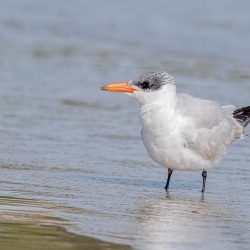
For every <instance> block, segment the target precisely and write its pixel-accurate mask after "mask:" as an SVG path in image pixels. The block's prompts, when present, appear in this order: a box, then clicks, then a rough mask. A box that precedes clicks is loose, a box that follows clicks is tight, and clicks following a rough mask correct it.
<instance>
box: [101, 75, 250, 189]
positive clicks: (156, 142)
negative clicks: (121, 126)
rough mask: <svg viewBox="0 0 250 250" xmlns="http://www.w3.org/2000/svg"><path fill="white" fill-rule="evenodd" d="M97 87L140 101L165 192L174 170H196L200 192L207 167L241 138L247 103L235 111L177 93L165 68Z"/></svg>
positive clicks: (145, 135) (248, 117)
mask: <svg viewBox="0 0 250 250" xmlns="http://www.w3.org/2000/svg"><path fill="white" fill-rule="evenodd" d="M100 90H105V91H109V92H124V93H126V94H129V95H131V96H133V97H135V98H136V99H137V100H138V101H139V103H140V110H139V118H140V121H141V125H142V130H141V136H142V141H143V143H144V146H145V148H146V150H147V152H148V154H149V155H150V157H151V158H152V159H153V160H154V161H156V162H157V163H159V164H160V165H162V166H163V167H165V168H168V178H167V183H166V186H165V189H166V190H168V188H169V183H170V178H171V175H172V172H173V170H199V169H201V170H203V171H202V177H203V185H202V194H204V192H205V184H206V178H207V169H209V168H211V167H213V166H214V165H215V164H216V163H218V161H219V160H220V159H221V157H222V156H223V154H224V153H225V152H226V150H227V148H228V146H229V145H230V144H231V143H232V142H234V141H235V140H237V139H242V138H244V137H246V135H245V134H244V128H245V127H246V126H247V125H248V123H249V122H250V106H247V107H243V108H240V109H236V107H235V106H233V105H228V106H220V105H219V104H218V103H216V102H214V101H211V100H204V99H200V98H195V97H193V96H191V95H188V94H184V93H177V92H176V85H175V81H174V78H173V77H172V76H171V75H170V74H168V73H166V72H155V71H153V72H149V73H146V74H143V75H141V76H139V77H137V78H136V79H135V80H132V81H129V82H116V83H113V84H108V85H106V86H104V87H101V88H100Z"/></svg>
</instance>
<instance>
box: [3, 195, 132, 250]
mask: <svg viewBox="0 0 250 250" xmlns="http://www.w3.org/2000/svg"><path fill="white" fill-rule="evenodd" d="M37 203H40V204H41V206H38V204H37ZM24 204H25V205H26V206H27V207H28V206H34V204H36V207H37V208H38V209H41V207H42V206H45V204H42V203H41V202H39V201H35V200H24V199H16V198H11V197H0V205H1V207H2V209H1V210H2V213H1V216H0V218H1V222H0V249H3V250H14V249H17V250H22V249H31V250H40V249H41V250H42V249H53V250H57V249H65V250H80V249H93V250H95V249H96V250H99V249H100V250H102V249H124V250H125V249H131V248H130V247H128V246H125V245H119V244H112V243H108V242H104V241H100V240H96V239H94V238H91V237H86V236H81V235H76V234H74V233H69V232H67V231H66V230H65V229H64V227H65V226H66V225H67V224H68V225H69V223H67V222H66V221H64V220H62V219H60V218H56V217H52V216H49V215H48V214H46V213H44V212H43V213H41V211H40V213H35V211H34V210H33V211H29V212H28V213H27V211H26V212H24V210H23V209H20V206H23V205H24ZM3 206H5V207H6V206H12V208H10V207H9V208H8V209H3ZM47 206H48V204H47ZM3 210H4V211H3ZM17 210H19V211H17ZM20 215H21V216H20Z"/></svg>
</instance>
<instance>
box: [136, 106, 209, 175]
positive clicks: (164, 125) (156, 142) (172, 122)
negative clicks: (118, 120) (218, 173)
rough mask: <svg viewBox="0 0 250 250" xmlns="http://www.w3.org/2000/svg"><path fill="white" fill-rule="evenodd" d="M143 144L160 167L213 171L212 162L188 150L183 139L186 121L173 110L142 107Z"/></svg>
mask: <svg viewBox="0 0 250 250" xmlns="http://www.w3.org/2000/svg"><path fill="white" fill-rule="evenodd" d="M139 117H140V120H141V124H142V131H141V134H142V140H143V143H144V145H145V148H146V149H147V152H148V154H149V155H150V156H151V158H152V159H153V160H155V161H156V162H157V163H159V164H160V165H162V166H164V167H166V168H171V169H177V170H196V169H203V168H210V167H212V162H211V161H209V160H204V159H203V158H202V156H201V155H199V154H197V153H195V152H193V151H191V150H189V149H188V148H187V147H186V141H185V139H184V138H183V137H182V135H181V127H182V126H183V125H185V122H188V121H187V120H185V121H184V120H183V118H182V116H178V114H177V113H176V112H174V110H168V113H167V114H166V109H164V108H163V109H162V110H161V109H159V108H158V109H154V107H150V106H149V105H147V106H141V109H140V115H139Z"/></svg>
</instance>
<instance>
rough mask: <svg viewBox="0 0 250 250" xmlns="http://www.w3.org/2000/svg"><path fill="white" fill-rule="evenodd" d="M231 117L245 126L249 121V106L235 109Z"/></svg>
mask: <svg viewBox="0 0 250 250" xmlns="http://www.w3.org/2000/svg"><path fill="white" fill-rule="evenodd" d="M233 117H234V118H235V119H236V120H237V121H238V122H239V124H240V125H241V126H242V127H243V128H245V127H246V126H247V125H248V124H249V123H250V106H248V107H243V108H240V109H236V110H235V111H234V112H233Z"/></svg>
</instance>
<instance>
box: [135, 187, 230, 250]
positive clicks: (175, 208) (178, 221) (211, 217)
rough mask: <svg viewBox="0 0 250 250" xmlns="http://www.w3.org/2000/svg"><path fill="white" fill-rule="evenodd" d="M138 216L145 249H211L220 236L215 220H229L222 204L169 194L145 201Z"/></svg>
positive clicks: (196, 197)
mask: <svg viewBox="0 0 250 250" xmlns="http://www.w3.org/2000/svg"><path fill="white" fill-rule="evenodd" d="M139 214H140V215H139V216H138V217H137V218H138V221H139V223H138V225H139V230H140V234H141V237H145V239H144V242H148V245H147V246H145V248H144V249H171V248H172V249H189V248H192V247H194V246H196V247H204V246H205V245H206V242H207V243H209V244H208V245H209V246H210V247H211V246H212V245H213V243H211V240H213V239H214V238H215V237H214V236H216V238H218V233H221V230H220V229H219V228H218V223H217V222H218V218H226V217H228V216H229V214H228V213H227V212H226V210H225V208H224V207H223V205H222V204H221V203H218V204H217V203H216V202H213V201H209V202H206V201H205V199H204V196H201V197H200V196H192V197H190V196H187V195H186V194H185V195H184V194H181V193H179V194H173V193H171V191H170V192H168V191H167V192H166V193H165V194H164V195H162V196H160V197H158V198H155V199H151V200H147V201H146V202H145V204H144V206H143V207H141V208H140V211H139ZM222 226H223V225H222ZM216 244H217V246H218V242H217V243H216ZM168 247H169V248H168ZM184 247H185V248H184ZM204 249H206V248H204Z"/></svg>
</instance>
